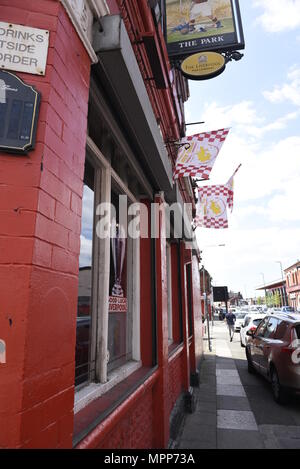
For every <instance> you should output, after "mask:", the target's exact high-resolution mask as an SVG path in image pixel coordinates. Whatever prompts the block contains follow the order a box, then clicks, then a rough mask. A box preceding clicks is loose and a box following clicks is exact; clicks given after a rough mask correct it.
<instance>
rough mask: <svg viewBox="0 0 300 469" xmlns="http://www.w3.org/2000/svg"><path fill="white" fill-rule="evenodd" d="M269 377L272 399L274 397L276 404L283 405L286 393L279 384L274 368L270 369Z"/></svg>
mask: <svg viewBox="0 0 300 469" xmlns="http://www.w3.org/2000/svg"><path fill="white" fill-rule="evenodd" d="M270 377H271V386H272V392H273V397H274V400H275V402H277V404H285V402H286V391H285V389H284V388H283V387H282V386H281V384H280V381H279V377H278V373H277V370H276V368H275V367H274V366H273V367H272V368H271V371H270Z"/></svg>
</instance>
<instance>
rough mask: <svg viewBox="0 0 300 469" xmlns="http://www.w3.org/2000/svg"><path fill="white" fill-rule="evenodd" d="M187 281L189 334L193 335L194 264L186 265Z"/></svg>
mask: <svg viewBox="0 0 300 469" xmlns="http://www.w3.org/2000/svg"><path fill="white" fill-rule="evenodd" d="M186 281H187V306H188V329H189V330H188V334H189V337H191V335H193V319H192V318H193V305H192V266H191V264H187V265H186Z"/></svg>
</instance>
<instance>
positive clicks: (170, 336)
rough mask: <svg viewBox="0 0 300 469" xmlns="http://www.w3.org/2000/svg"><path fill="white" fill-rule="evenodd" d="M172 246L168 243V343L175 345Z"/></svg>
mask: <svg viewBox="0 0 300 469" xmlns="http://www.w3.org/2000/svg"><path fill="white" fill-rule="evenodd" d="M171 255H172V253H171V244H170V243H168V242H167V291H168V341H169V345H171V344H172V343H173V320H172V263H171Z"/></svg>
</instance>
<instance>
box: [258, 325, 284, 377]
mask: <svg viewBox="0 0 300 469" xmlns="http://www.w3.org/2000/svg"><path fill="white" fill-rule="evenodd" d="M278 323H279V321H278V319H277V318H275V317H269V319H268V322H267V324H266V327H265V330H264V332H263V336H262V337H261V341H260V344H259V347H260V353H259V362H260V363H259V364H260V369H261V373H262V374H263V375H267V374H268V363H269V356H270V353H271V351H272V345H273V342H274V337H275V334H276V330H277V326H278Z"/></svg>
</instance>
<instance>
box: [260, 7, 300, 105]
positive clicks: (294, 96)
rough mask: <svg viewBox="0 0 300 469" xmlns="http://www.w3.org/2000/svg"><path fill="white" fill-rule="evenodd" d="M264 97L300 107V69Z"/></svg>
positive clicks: (297, 67) (291, 70)
mask: <svg viewBox="0 0 300 469" xmlns="http://www.w3.org/2000/svg"><path fill="white" fill-rule="evenodd" d="M299 4H300V2H299ZM263 95H264V97H265V98H266V99H267V100H268V101H270V102H271V103H282V102H285V101H290V102H291V103H293V104H294V105H296V106H300V67H299V66H294V67H292V68H291V69H290V70H289V73H288V75H287V83H284V84H283V85H276V86H275V87H274V89H273V90H272V91H264V92H263Z"/></svg>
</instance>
